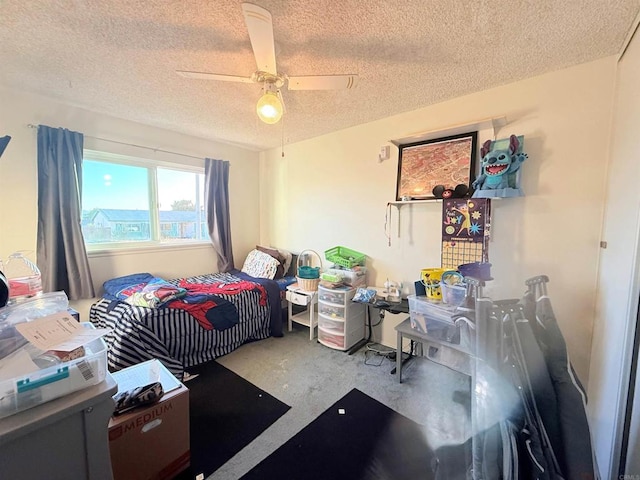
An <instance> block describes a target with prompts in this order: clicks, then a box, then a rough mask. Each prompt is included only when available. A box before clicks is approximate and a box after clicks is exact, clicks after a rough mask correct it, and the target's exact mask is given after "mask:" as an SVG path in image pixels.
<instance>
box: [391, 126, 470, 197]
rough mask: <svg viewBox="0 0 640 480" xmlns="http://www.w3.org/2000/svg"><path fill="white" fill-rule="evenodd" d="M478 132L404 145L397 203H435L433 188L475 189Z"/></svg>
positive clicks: (399, 170)
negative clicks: (417, 201)
mask: <svg viewBox="0 0 640 480" xmlns="http://www.w3.org/2000/svg"><path fill="white" fill-rule="evenodd" d="M477 137H478V132H470V133H463V134H459V135H452V136H450V137H444V138H436V139H433V140H425V141H421V142H415V143H408V144H406V145H400V157H399V159H398V182H397V186H396V200H428V199H435V198H436V197H435V195H434V194H433V188H434V187H436V186H438V185H442V186H443V187H444V188H447V189H451V190H453V189H454V188H455V187H456V186H458V185H466V186H467V187H469V189H471V183H472V182H473V181H474V180H475V168H476V165H475V164H476V148H477Z"/></svg>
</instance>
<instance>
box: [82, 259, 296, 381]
mask: <svg viewBox="0 0 640 480" xmlns="http://www.w3.org/2000/svg"><path fill="white" fill-rule="evenodd" d="M255 251H256V250H254V251H252V252H251V253H250V254H249V255H248V256H247V260H245V263H244V265H243V268H242V270H232V271H231V272H227V273H213V274H206V275H199V276H193V277H187V278H177V279H171V280H164V279H161V278H158V277H154V276H153V275H150V274H149V273H138V274H133V275H127V276H124V277H118V278H116V279H112V280H109V281H107V282H105V284H104V294H103V298H101V299H100V300H99V301H97V302H96V303H94V304H93V305H92V306H91V308H90V311H89V320H90V321H91V322H92V323H93V324H94V325H96V326H97V327H100V328H108V329H110V330H111V332H110V333H109V334H107V335H106V336H105V337H104V339H105V341H106V343H107V346H108V349H107V363H108V366H109V369H110V370H111V371H116V370H120V369H122V368H126V367H129V366H131V365H135V364H137V363H140V362H143V361H146V360H150V359H153V358H157V359H158V360H160V361H161V362H162V363H163V364H164V365H165V366H166V367H167V368H168V369H169V370H170V371H171V372H172V373H173V374H174V375H175V376H176V377H178V378H179V379H182V378H183V375H184V372H185V369H188V368H190V367H192V366H195V365H198V364H201V363H204V362H208V361H210V360H213V359H215V358H218V357H220V356H222V355H226V354H228V353H230V352H232V351H233V350H235V349H237V348H238V347H240V346H241V345H242V344H244V343H246V342H251V341H256V340H262V339H265V338H267V337H269V336H275V337H278V336H282V335H283V324H284V322H283V315H282V301H283V300H282V299H283V297H284V293H283V292H284V291H285V289H286V287H287V285H290V284H291V283H293V282H295V281H296V278H295V276H293V275H290V273H291V272H290V271H291V270H293V271H295V263H294V262H293V261H291V260H290V261H289V264H290V265H291V267H290V268H289V269H288V270H289V271H287V273H286V274H285V273H284V270H283V273H282V276H281V277H280V278H278V279H271V278H268V277H269V276H270V273H269V272H267V273H265V272H264V271H258V270H256V269H255V268H254V269H253V270H252V269H251V268H249V267H250V265H249V267H247V265H248V261H249V260H250V257H251V258H253V259H255V257H256V255H255V254H254V252H255ZM260 259H261V260H263V261H264V257H260ZM254 263H255V262H254ZM287 266H289V265H287ZM250 273H253V274H254V275H256V276H254V275H251V274H250ZM258 275H266V276H258ZM158 285H160V287H159V288H160V289H162V290H161V291H160V290H159V289H158ZM151 286H153V287H154V288H153V289H152V288H150V287H151ZM172 288H175V289H176V290H177V292H178V293H177V294H172V295H169V294H167V293H166V292H168V291H171V290H172ZM151 290H153V292H154V294H155V296H153V295H149V291H151ZM182 290H186V294H184V295H182V293H183V292H182ZM158 292H160V293H158ZM164 295H166V296H164ZM159 298H162V300H163V301H158V299H159Z"/></svg>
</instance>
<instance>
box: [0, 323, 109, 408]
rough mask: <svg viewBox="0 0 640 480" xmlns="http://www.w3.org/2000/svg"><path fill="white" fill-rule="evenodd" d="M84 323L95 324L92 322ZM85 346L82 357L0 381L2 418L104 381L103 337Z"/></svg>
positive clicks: (28, 348) (35, 353)
mask: <svg viewBox="0 0 640 480" xmlns="http://www.w3.org/2000/svg"><path fill="white" fill-rule="evenodd" d="M82 325H83V326H84V327H85V328H95V327H94V326H93V325H92V324H91V323H83V324H82ZM16 334H17V335H20V334H19V333H17V331H16ZM24 349H25V350H24V351H26V352H29V354H30V355H31V356H32V357H35V356H38V355H40V354H41V353H42V352H41V351H40V350H38V349H36V348H35V347H31V346H30V345H27V346H26V347H24ZM84 349H85V355H84V356H83V357H80V358H76V359H74V360H70V361H68V362H61V363H57V364H55V365H51V366H48V367H45V368H41V369H40V370H37V371H35V372H31V373H28V374H24V375H19V376H16V377H14V378H11V379H5V380H2V381H0V418H2V417H6V416H9V415H13V414H14V413H17V412H20V411H22V410H26V409H28V408H32V407H35V406H37V405H40V404H41V403H45V402H48V401H49V400H54V399H56V398H58V397H62V396H64V395H67V394H69V393H72V392H75V391H77V390H82V389H83V388H87V387H90V386H92V385H97V384H98V383H100V382H102V381H103V380H104V379H105V377H106V375H107V346H106V344H105V342H104V340H102V338H98V339H96V340H93V341H92V342H90V343H88V344H87V345H85V346H84Z"/></svg>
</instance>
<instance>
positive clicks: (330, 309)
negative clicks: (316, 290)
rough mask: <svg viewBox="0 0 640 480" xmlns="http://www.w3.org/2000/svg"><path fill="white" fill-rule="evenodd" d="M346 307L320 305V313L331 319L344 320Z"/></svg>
mask: <svg viewBox="0 0 640 480" xmlns="http://www.w3.org/2000/svg"><path fill="white" fill-rule="evenodd" d="M344 312H345V307H338V306H336V305H330V304H327V303H324V302H320V303H319V304H318V313H319V314H320V315H324V316H326V317H330V318H338V319H341V320H344V316H345V313H344Z"/></svg>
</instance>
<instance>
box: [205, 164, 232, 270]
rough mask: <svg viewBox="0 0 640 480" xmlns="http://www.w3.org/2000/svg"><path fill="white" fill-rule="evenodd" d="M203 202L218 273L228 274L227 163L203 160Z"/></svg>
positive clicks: (229, 237) (230, 249) (229, 266)
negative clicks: (216, 257)
mask: <svg viewBox="0 0 640 480" xmlns="http://www.w3.org/2000/svg"><path fill="white" fill-rule="evenodd" d="M204 201H205V205H206V215H207V227H208V229H209V236H210V237H211V242H212V243H213V248H214V249H215V251H216V254H217V255H218V271H219V272H228V271H229V270H233V268H234V265H233V248H232V247H231V220H230V216H229V162H226V161H224V160H213V159H211V158H205V160H204Z"/></svg>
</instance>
